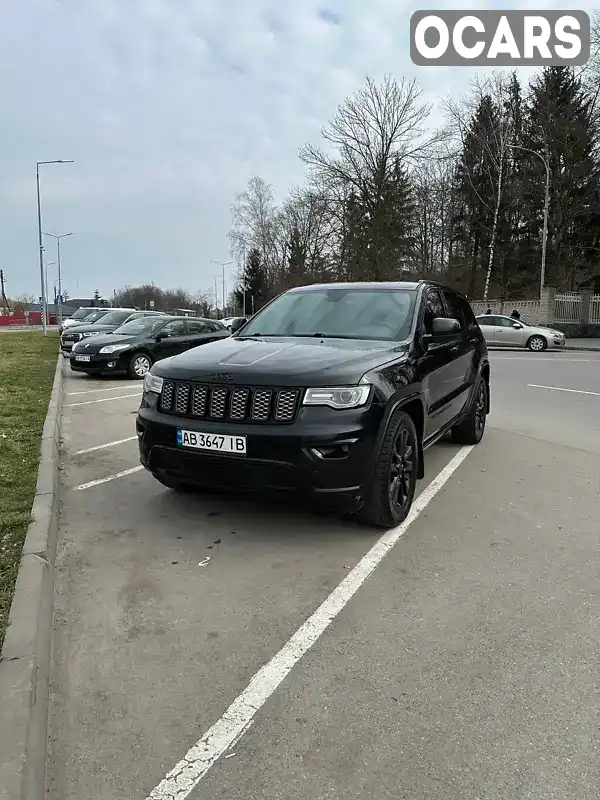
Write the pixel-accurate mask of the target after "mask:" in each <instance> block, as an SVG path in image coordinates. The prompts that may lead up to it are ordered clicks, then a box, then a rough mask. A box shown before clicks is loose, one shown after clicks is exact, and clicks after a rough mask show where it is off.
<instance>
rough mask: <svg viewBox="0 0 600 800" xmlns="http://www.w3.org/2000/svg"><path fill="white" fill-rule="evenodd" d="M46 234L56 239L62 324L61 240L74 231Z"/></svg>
mask: <svg viewBox="0 0 600 800" xmlns="http://www.w3.org/2000/svg"><path fill="white" fill-rule="evenodd" d="M44 236H51V237H52V238H53V239H56V258H57V261H56V263H57V264H58V324H59V325H62V283H61V277H60V240H61V239H64V238H65V236H73V231H71V233H61V234H58V235H57V234H56V233H45V232H44Z"/></svg>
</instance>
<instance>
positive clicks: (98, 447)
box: [75, 436, 138, 456]
mask: <svg viewBox="0 0 600 800" xmlns="http://www.w3.org/2000/svg"><path fill="white" fill-rule="evenodd" d="M137 438H138V437H137V436H128V437H127V438H126V439H117V440H116V441H115V442H107V443H106V444H97V445H96V446H95V447H86V449H85V450H78V451H77V452H76V453H75V455H76V456H83V455H85V453H94V452H95V451H96V450H106V448H107V447H115V445H117V444H125V442H133V440H134V439H137Z"/></svg>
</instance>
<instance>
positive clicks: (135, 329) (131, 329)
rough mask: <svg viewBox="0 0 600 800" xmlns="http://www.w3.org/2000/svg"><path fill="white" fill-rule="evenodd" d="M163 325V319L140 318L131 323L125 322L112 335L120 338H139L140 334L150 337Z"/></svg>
mask: <svg viewBox="0 0 600 800" xmlns="http://www.w3.org/2000/svg"><path fill="white" fill-rule="evenodd" d="M164 324H165V320H164V319H163V317H140V318H139V319H132V320H131V322H126V323H125V325H121V327H120V328H117V329H116V330H115V331H113V333H116V334H118V335H119V336H121V334H122V335H123V336H139V335H140V334H142V333H146V334H149V335H152V334H153V333H154V331H157V330H158V329H159V328H160V326H161V325H164Z"/></svg>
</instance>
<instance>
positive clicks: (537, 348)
mask: <svg viewBox="0 0 600 800" xmlns="http://www.w3.org/2000/svg"><path fill="white" fill-rule="evenodd" d="M526 347H527V349H528V350H531V351H533V352H534V353H542V352H543V351H544V350H545V349H546V348H547V347H548V342H547V341H546V339H545V338H544V337H543V336H538V335H537V334H535V335H534V336H532V337H531V338H530V339H529V340H528V342H527V345H526Z"/></svg>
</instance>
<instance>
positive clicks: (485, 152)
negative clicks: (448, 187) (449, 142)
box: [444, 72, 515, 301]
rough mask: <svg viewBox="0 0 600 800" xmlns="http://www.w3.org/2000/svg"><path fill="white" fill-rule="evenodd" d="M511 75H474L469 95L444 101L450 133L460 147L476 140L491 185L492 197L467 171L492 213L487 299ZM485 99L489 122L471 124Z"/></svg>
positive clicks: (508, 137) (510, 136)
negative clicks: (482, 77)
mask: <svg viewBox="0 0 600 800" xmlns="http://www.w3.org/2000/svg"><path fill="white" fill-rule="evenodd" d="M513 79H514V78H513V76H510V75H507V74H506V73H500V72H495V73H493V74H492V75H491V76H489V77H487V78H485V79H483V80H482V79H479V78H476V79H475V80H474V81H473V83H472V86H471V91H470V93H469V95H467V96H466V97H463V98H462V101H461V102H460V103H456V102H455V101H453V100H451V99H447V100H446V101H445V104H444V105H445V108H446V112H447V118H448V122H449V128H448V130H449V131H450V133H451V135H452V136H453V138H454V139H455V140H457V141H458V142H459V143H460V145H461V147H462V148H463V149H465V148H466V146H467V139H468V137H474V138H475V139H476V140H477V144H478V147H479V149H480V151H481V154H482V158H481V160H480V162H479V163H478V164H477V165H476V168H477V170H478V171H483V172H485V173H487V176H488V180H489V181H490V182H491V184H492V185H493V187H494V191H493V200H491V198H489V197H487V196H486V195H485V194H483V193H482V192H481V191H480V187H479V186H478V185H477V181H476V180H475V179H474V176H473V175H469V173H468V172H467V173H466V178H467V180H468V181H469V183H470V186H471V189H472V191H473V192H474V193H475V194H476V195H477V198H478V199H479V202H480V203H481V204H482V205H484V206H487V207H488V208H489V210H490V212H491V215H492V224H491V229H490V231H489V247H488V253H487V269H486V276H485V287H484V291H483V299H484V301H487V299H488V291H489V286H490V279H491V275H492V269H493V265H494V256H495V254H496V244H497V240H498V220H499V214H500V207H501V204H502V193H503V191H504V183H505V172H506V167H507V162H508V160H509V156H510V154H511V150H510V148H511V147H512V145H513V141H514V137H515V130H514V118H513V115H512V113H511V104H510V87H511V83H512V81H513ZM486 101H487V107H488V108H489V109H490V116H493V118H492V119H489V120H487V122H488V124H486V125H485V126H482V127H479V126H477V125H473V119H474V117H475V115H476V113H477V111H478V110H479V109H481V108H482V107H483V106H484V104H485V102H486Z"/></svg>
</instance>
